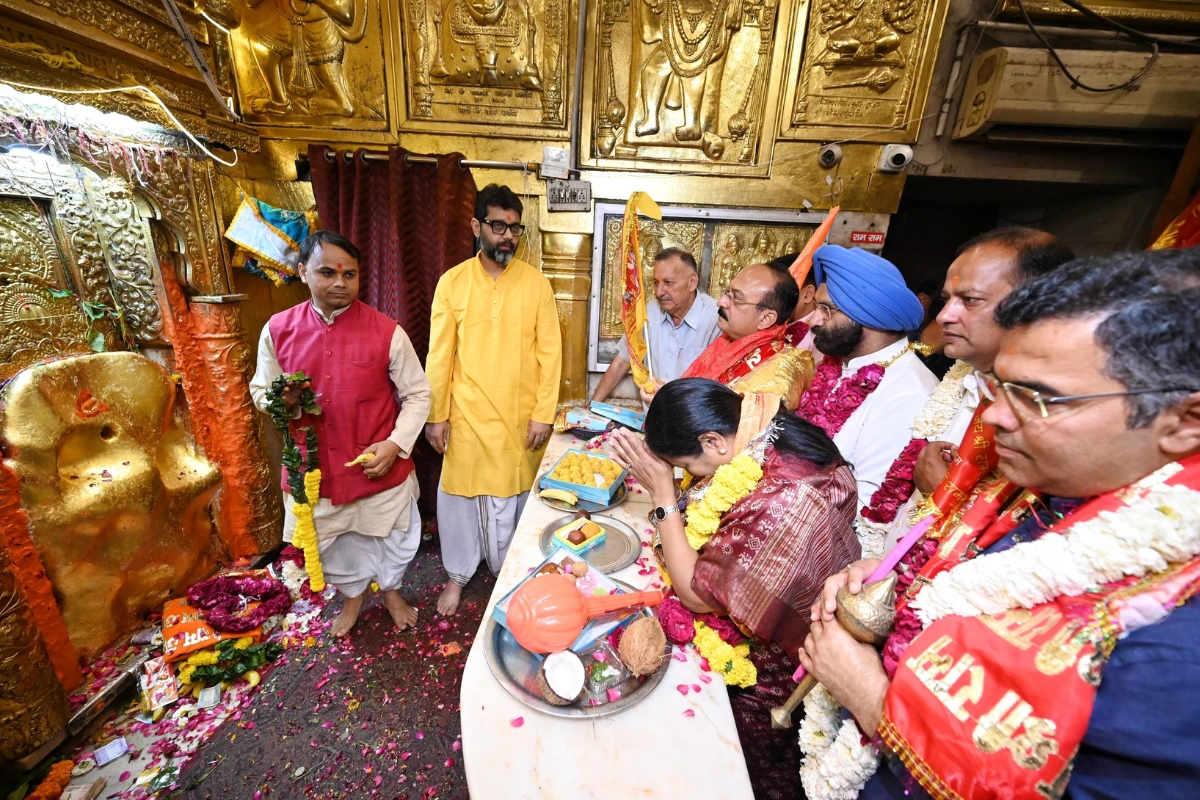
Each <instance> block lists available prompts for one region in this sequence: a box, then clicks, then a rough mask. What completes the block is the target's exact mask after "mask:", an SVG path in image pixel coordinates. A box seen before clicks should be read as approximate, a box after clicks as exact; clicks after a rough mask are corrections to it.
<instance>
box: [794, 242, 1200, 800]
mask: <svg viewBox="0 0 1200 800" xmlns="http://www.w3.org/2000/svg"><path fill="white" fill-rule="evenodd" d="M1197 307H1200V252H1198V251H1196V250H1178V251H1159V252H1151V253H1126V254H1119V255H1114V256H1109V257H1107V258H1087V259H1079V260H1076V261H1073V262H1071V263H1069V264H1065V265H1063V266H1061V267H1059V268H1058V269H1055V270H1053V271H1051V272H1050V273H1048V274H1046V275H1044V276H1042V277H1040V278H1037V279H1034V280H1032V281H1030V282H1028V283H1026V284H1024V285H1023V286H1021V287H1018V288H1017V289H1015V290H1014V291H1013V292H1012V293H1011V294H1009V296H1008V297H1007V298H1005V300H1004V301H1003V303H1002V304H1001V305H1000V307H999V309H998V310H997V313H996V319H997V321H998V322H999V324H1000V326H1001V327H1002V328H1004V329H1005V334H1004V338H1003V342H1002V346H1001V348H1000V349H999V352H998V354H997V356H996V360H995V365H994V369H993V373H992V374H989V375H987V376H986V379H985V380H984V381H983V383H982V385H983V388H984V391H985V393H987V394H989V395H991V396H992V397H993V398H994V402H993V403H992V404H991V405H990V406H988V408H987V409H986V411H985V412H984V414H983V421H984V422H985V423H987V424H988V425H990V426H994V428H995V438H996V452H997V453H998V455H999V464H1000V472H1001V473H1002V475H1003V478H1002V479H1001V480H999V481H997V482H995V483H993V484H991V485H990V486H988V487H987V488H985V489H983V490H982V491H978V492H976V493H975V494H974V495H973V496H972V498H971V499H970V501H969V504H968V505H967V506H966V508H965V510H964V512H963V513H962V514H961V516H960V522H958V523H957V524H956V526H955V529H954V532H953V535H952V536H951V537H949V538H948V539H943V540H936V541H935V542H934V544H935V545H936V546H935V547H934V548H933V550H932V552H928V553H927V554H926V555H925V556H923V560H924V559H927V560H925V561H924V566H922V567H920V577H919V578H918V580H916V581H914V582H913V583H912V585H911V588H910V589H909V590H908V591H907V592H905V605H906V606H907V609H905V608H903V607H901V608H900V610H899V611H898V613H897V624H896V626H895V628H894V630H893V632H892V635H891V637H890V638H889V640H888V642H887V644H886V645H885V647H884V651H883V652H884V656H883V663H882V664H881V663H880V659H879V656H878V655H877V653H876V652H875V651H874V649H872V648H871V647H869V646H865V645H862V644H859V643H858V642H857V641H856V640H854V639H852V638H851V637H850V636H849V635H848V634H847V633H846V632H845V631H844V630H843V629H842V628H841V626H840V625H839V624H838V623H837V622H836V620H834V618H833V614H832V609H833V608H834V607H835V606H836V602H835V599H834V595H835V593H836V591H837V589H838V588H839V586H841V585H846V584H849V585H848V586H847V589H848V590H849V591H851V592H857V591H858V590H859V588H860V584H861V580H860V577H861V574H862V571H863V570H864V569H865V570H870V569H872V568H873V566H874V564H873V563H871V562H867V563H863V562H859V563H858V564H855V565H851V567H850V568H849V569H848V570H846V571H843V572H842V573H839V574H838V575H836V576H834V577H832V578H830V579H829V580H828V581H827V582H826V586H825V590H824V594H823V597H822V601H821V603H820V604H819V605H818V606H816V607H814V609H813V617H814V622H813V624H812V628H811V633H810V636H809V638H808V640H806V642H805V645H804V649H803V650H802V651H801V656H800V659H801V661H802V663H804V665H805V666H806V667H807V668H808V669H809V671H810V672H812V673H813V675H814V676H816V677H817V679H818V680H820V681H821V682H822V683H824V684H825V686H826V688H827V689H828V690H829V691H830V693H831V694H832V695H833V696H834V697H835V698H836V699H837V700H838V701H839V702H841V703H842V704H844V705H845V707H846V708H847V709H848V710H849V711H850V712H851V714H853V716H854V718H855V720H856V721H857V723H858V726H859V727H860V728H861V730H862V731H864V732H866V734H867V736H868V737H870V736H874V735H876V734H877V733H878V735H879V737H880V738H881V740H882V743H883V749H884V751H890V752H884V753H882V755H884V756H887V757H886V758H885V759H884V760H883V761H882V764H881V766H880V767H879V769H878V771H877V772H876V773H875V775H874V776H873V777H871V778H870V779H869V781H867V782H866V783H865V786H864V788H863V790H862V792H861V794H859V797H860V798H865V799H867V800H878V799H880V798H900V797H904V798H922V797H929V796H939V797H940V796H954V797H963V798H968V799H973V798H982V797H1038V796H1046V797H1072V798H1077V799H1078V800H1092V798H1101V797H1104V798H1114V797H1119V798H1135V797H1156V798H1168V797H1172V798H1173V797H1180V798H1182V797H1194V796H1196V781H1197V775H1200V729H1197V727H1196V725H1195V718H1196V710H1197V709H1198V708H1200V600H1198V599H1197V596H1198V595H1200V350H1198V349H1197V348H1196V346H1195V344H1196V341H1197V340H1198V339H1200V315H1197V313H1196V309H1197ZM1013 486H1024V487H1028V489H1027V490H1024V491H1015V490H1014V489H1013V488H1012V487H1013ZM919 547H920V546H919V545H918V549H919ZM851 573H857V574H858V576H859V578H856V579H854V580H851V579H850V578H851V577H852V575H851ZM856 735H857V731H856ZM893 755H894V756H898V757H895V758H893V757H892V756H893ZM906 765H907V766H906ZM918 784H919V786H918Z"/></svg>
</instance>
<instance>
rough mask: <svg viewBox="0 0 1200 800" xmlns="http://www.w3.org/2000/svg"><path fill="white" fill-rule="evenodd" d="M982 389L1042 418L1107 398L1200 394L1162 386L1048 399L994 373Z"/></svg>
mask: <svg viewBox="0 0 1200 800" xmlns="http://www.w3.org/2000/svg"><path fill="white" fill-rule="evenodd" d="M977 374H978V375H979V388H980V391H982V392H983V394H984V396H985V397H987V398H988V399H989V400H995V399H996V397H997V396H998V395H1000V394H1003V395H1004V399H1005V400H1007V401H1008V402H1009V404H1011V405H1012V407H1013V408H1015V409H1017V410H1018V411H1024V412H1026V413H1028V414H1033V413H1037V414H1038V416H1040V417H1041V418H1042V419H1045V418H1047V417H1049V416H1051V415H1052V414H1053V413H1055V412H1053V411H1051V408H1062V407H1063V406H1064V405H1065V404H1066V403H1073V402H1075V401H1077V400H1099V399H1101V398H1103V397H1130V396H1133V395H1139V394H1163V393H1166V392H1195V391H1200V390H1197V389H1194V388H1189V387H1187V386H1162V387H1158V388H1154V389H1132V390H1130V391H1126V392H1101V393H1099V394H1069V395H1061V396H1056V397H1047V396H1046V395H1044V394H1043V393H1042V392H1039V391H1038V390H1037V389H1030V388H1029V387H1028V386H1021V385H1020V384H1018V383H1011V382H1009V381H1002V380H1000V379H999V378H997V377H996V376H995V375H993V374H992V373H990V372H980V373H977Z"/></svg>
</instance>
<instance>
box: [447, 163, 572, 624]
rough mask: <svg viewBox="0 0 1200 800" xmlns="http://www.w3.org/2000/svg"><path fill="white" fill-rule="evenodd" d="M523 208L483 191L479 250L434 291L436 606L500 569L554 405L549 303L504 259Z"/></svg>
mask: <svg viewBox="0 0 1200 800" xmlns="http://www.w3.org/2000/svg"><path fill="white" fill-rule="evenodd" d="M521 211H522V206H521V199H520V198H519V197H517V196H516V195H515V194H514V193H513V191H512V190H511V189H509V188H508V187H507V186H498V185H496V184H494V183H493V184H491V185H490V186H486V187H484V188H483V189H481V190H480V192H479V194H478V195H477V196H476V198H475V217H474V219H472V220H471V229H472V231H474V233H475V236H476V237H478V239H479V254H478V255H476V256H475V257H474V258H472V259H469V260H467V261H464V262H463V263H461V264H459V265H458V266H456V267H454V268H452V269H451V270H450V271H448V272H447V273H446V274H445V275H443V276H442V277H441V279H440V280H439V281H438V285H437V290H436V291H435V292H434V295H433V313H432V315H431V317H430V322H429V358H428V359H427V360H426V362H425V374H426V375H427V376H428V378H429V385H430V387H431V388H432V390H433V397H432V403H431V408H430V410H429V421H428V424H426V426H425V438H427V439H428V440H429V443H430V444H432V445H433V447H434V449H435V450H437V451H438V452H439V453H444V454H445V456H446V458H445V461H444V462H443V464H442V480H441V484H440V485H439V486H438V495H437V518H438V528H439V533H440V535H441V543H442V564H443V566H444V567H445V568H446V572H447V573H448V574H449V577H450V580H449V581H447V583H446V587H445V589H444V590H443V591H442V595H441V597H440V598H438V613H439V614H441V615H442V616H450V615H452V614H454V613H455V612H456V611H457V610H458V601H459V598H460V597H461V596H462V587H464V586H466V585H467V582H468V581H469V580H470V579H471V576H472V575H474V574H475V570H476V569H477V568H478V567H479V562H480V561H481V560H485V559H486V560H487V564H488V567H489V568H490V569H491V570H492V573H493V574H499V572H500V566H501V565H502V564H503V563H504V557H505V555H506V554H507V553H508V545H509V543H511V542H512V536H513V531H514V530H515V529H516V525H517V519H518V518H519V517H520V516H521V510H522V509H523V508H524V507H525V500H526V498H527V497H528V496H529V487H530V486H532V485H533V480H534V478H535V477H536V476H537V468H538V464H539V463H540V462H541V460H542V451H543V449H544V448H545V446H546V440H547V439H549V438H550V432H551V425H552V424H553V422H554V414H555V411H556V410H557V406H558V381H559V377H560V375H561V373H562V338H561V336H560V334H559V329H558V311H557V308H556V306H555V304H554V290H553V289H551V288H550V281H549V280H547V279H546V276H545V275H543V274H542V273H541V272H540V271H538V269H537V267H534V266H531V265H530V264H527V263H525V262H524V261H522V260H520V259H519V258H515V257H514V256H515V254H516V252H517V243H518V242H519V241H520V239H521V235H522V234H523V233H524V232H525V226H524V225H522V224H521Z"/></svg>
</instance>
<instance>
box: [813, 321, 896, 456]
mask: <svg viewBox="0 0 1200 800" xmlns="http://www.w3.org/2000/svg"><path fill="white" fill-rule="evenodd" d="M912 349H913V345H912V343H911V342H910V343H909V344H908V346H907V347H905V348H904V349H903V350H901V351H900V352H899V353H896V355H894V356H892V357H891V358H887V359H884V360H883V361H879V362H876V363H874V364H866V365H864V366H862V367H859V368H858V369H857V370H856V371H855V373H854V374H853V375H851V376H849V377H848V378H846V379H845V380H842V360H841V359H840V358H836V357H834V356H825V360H824V361H822V362H821V366H819V367H817V371H816V373H815V374H814V375H813V381H812V383H811V384H810V385H809V387H808V390H807V391H805V392H804V395H803V396H802V397H801V398H800V416H801V417H803V418H804V419H806V420H808V421H809V422H811V423H812V424H814V425H816V426H817V427H819V428H821V429H822V430H824V431H825V433H826V435H828V436H829V438H830V439H832V438H833V437H834V436H837V434H838V431H840V430H841V429H842V426H843V425H845V424H846V420H848V419H850V416H851V415H852V414H853V413H854V412H855V411H857V410H858V407H859V406H861V405H862V404H863V403H864V402H865V401H866V399H867V395H869V394H871V393H872V392H874V391H875V390H876V389H877V388H879V383H880V381H882V380H883V374H884V372H885V371H886V370H887V368H888V367H890V366H891V365H892V364H894V363H896V362H897V361H898V360H900V358H901V357H902V356H903V355H905V354H906V353H908V352H909V351H910V350H912Z"/></svg>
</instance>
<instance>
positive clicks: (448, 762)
mask: <svg viewBox="0 0 1200 800" xmlns="http://www.w3.org/2000/svg"><path fill="white" fill-rule="evenodd" d="M446 766H447V767H453V766H454V759H453V758H447V759H446Z"/></svg>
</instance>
